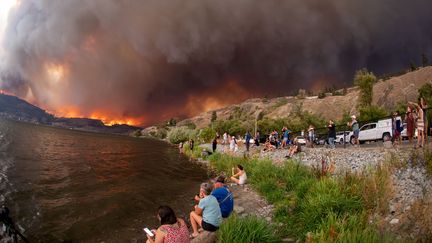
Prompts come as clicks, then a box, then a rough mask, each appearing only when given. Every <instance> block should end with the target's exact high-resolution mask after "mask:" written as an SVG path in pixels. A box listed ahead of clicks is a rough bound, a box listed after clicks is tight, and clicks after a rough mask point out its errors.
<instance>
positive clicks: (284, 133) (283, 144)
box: [282, 127, 289, 148]
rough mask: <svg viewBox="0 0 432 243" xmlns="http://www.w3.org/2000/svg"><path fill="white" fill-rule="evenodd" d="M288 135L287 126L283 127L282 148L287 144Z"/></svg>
mask: <svg viewBox="0 0 432 243" xmlns="http://www.w3.org/2000/svg"><path fill="white" fill-rule="evenodd" d="M288 137H289V132H288V128H286V127H284V128H283V129H282V148H285V147H286V146H288Z"/></svg>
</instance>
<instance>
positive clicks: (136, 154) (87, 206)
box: [0, 121, 206, 242]
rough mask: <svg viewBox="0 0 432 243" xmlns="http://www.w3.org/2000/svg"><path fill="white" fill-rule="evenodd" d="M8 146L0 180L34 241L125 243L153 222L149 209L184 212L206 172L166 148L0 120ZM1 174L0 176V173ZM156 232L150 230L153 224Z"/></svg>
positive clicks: (150, 142)
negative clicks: (169, 207) (4, 177)
mask: <svg viewBox="0 0 432 243" xmlns="http://www.w3.org/2000/svg"><path fill="white" fill-rule="evenodd" d="M0 132H1V133H3V134H7V142H8V143H9V144H8V146H6V147H2V145H0V153H3V154H4V155H5V156H1V154H0V163H1V164H0V166H1V168H3V169H4V168H6V165H7V164H6V160H5V158H6V157H7V156H8V157H9V158H10V164H11V166H9V167H8V168H7V169H5V171H6V172H4V173H6V174H7V178H8V180H10V181H12V184H13V185H12V186H5V184H4V183H3V181H0V190H1V193H2V194H4V195H8V196H7V198H5V200H6V202H7V203H8V205H9V207H11V209H12V214H13V215H14V217H16V218H17V220H18V221H19V223H20V225H21V226H22V227H24V228H25V229H26V230H27V231H26V234H27V235H28V236H29V237H30V239H31V240H32V241H44V242H46V241H79V242H83V241H85V242H95V241H102V240H103V241H106V242H128V241H130V240H131V239H133V238H140V237H144V235H143V233H142V226H143V225H147V226H152V224H156V221H155V219H154V210H155V209H156V208H157V207H158V206H159V205H161V204H169V205H172V207H173V208H176V209H177V211H178V214H179V215H182V214H184V213H186V212H188V211H189V210H190V206H191V202H192V201H191V198H192V195H194V194H195V191H196V187H197V185H198V184H199V182H201V181H202V180H204V179H205V177H206V176H205V175H206V173H205V171H204V170H203V169H201V168H199V167H198V166H196V165H193V164H191V163H189V162H188V161H187V158H185V157H183V156H179V155H178V153H177V149H176V148H174V147H170V146H167V145H166V144H165V143H162V142H159V141H154V140H144V139H133V138H128V137H121V136H111V135H101V134H92V133H84V132H77V131H69V130H62V129H56V128H49V127H42V126H34V125H29V124H23V123H14V122H8V121H0ZM0 171H1V170H0ZM153 226H155V225H153Z"/></svg>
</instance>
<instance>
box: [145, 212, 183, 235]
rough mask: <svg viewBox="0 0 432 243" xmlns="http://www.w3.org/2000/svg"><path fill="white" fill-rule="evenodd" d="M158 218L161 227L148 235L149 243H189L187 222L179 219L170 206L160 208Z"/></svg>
mask: <svg viewBox="0 0 432 243" xmlns="http://www.w3.org/2000/svg"><path fill="white" fill-rule="evenodd" d="M157 218H158V220H159V222H160V224H161V226H160V227H159V228H158V229H157V230H156V232H154V231H153V232H152V233H153V234H154V235H153V236H152V235H151V234H149V233H147V231H146V230H144V231H146V233H147V243H153V242H156V243H188V242H190V240H189V230H188V227H187V225H186V223H185V221H184V220H183V219H181V218H177V217H176V215H175V213H174V210H172V209H171V208H170V207H168V206H160V207H159V208H158V210H157Z"/></svg>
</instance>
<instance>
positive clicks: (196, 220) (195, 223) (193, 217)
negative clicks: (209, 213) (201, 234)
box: [190, 212, 202, 237]
mask: <svg viewBox="0 0 432 243" xmlns="http://www.w3.org/2000/svg"><path fill="white" fill-rule="evenodd" d="M190 221H191V225H192V230H193V232H192V236H193V237H196V236H198V228H199V227H201V223H202V217H201V216H199V215H198V214H197V213H195V212H191V213H190Z"/></svg>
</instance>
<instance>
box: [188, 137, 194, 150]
mask: <svg viewBox="0 0 432 243" xmlns="http://www.w3.org/2000/svg"><path fill="white" fill-rule="evenodd" d="M194 143H195V142H194V140H193V139H192V138H191V139H190V140H189V149H190V150H191V151H193V149H194Z"/></svg>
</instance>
